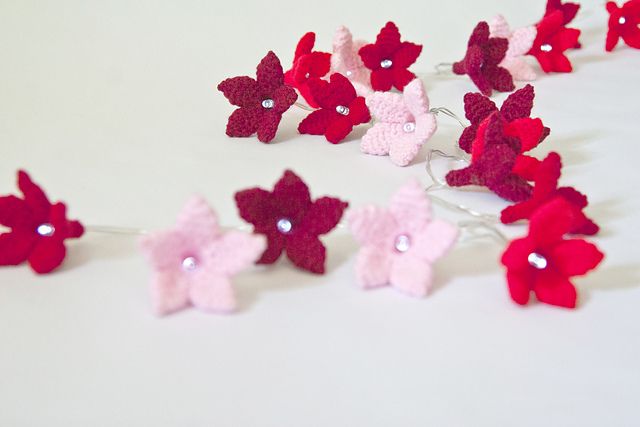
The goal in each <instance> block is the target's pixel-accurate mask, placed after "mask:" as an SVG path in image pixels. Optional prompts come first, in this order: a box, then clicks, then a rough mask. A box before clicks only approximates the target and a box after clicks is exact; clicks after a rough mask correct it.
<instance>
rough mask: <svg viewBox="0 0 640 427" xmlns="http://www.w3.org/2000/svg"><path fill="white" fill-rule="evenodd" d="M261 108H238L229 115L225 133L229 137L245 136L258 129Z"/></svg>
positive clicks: (261, 112) (261, 113)
mask: <svg viewBox="0 0 640 427" xmlns="http://www.w3.org/2000/svg"><path fill="white" fill-rule="evenodd" d="M262 115H263V108H262V107H255V108H238V109H237V110H236V111H234V112H233V113H232V114H231V116H229V121H228V122H227V135H228V136H231V137H247V136H251V135H253V134H254V133H256V132H257V131H258V125H259V124H260V120H261V119H262Z"/></svg>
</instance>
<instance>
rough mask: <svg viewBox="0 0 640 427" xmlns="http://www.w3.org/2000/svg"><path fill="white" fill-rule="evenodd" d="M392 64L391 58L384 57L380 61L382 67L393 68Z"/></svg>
mask: <svg viewBox="0 0 640 427" xmlns="http://www.w3.org/2000/svg"><path fill="white" fill-rule="evenodd" d="M392 65H393V61H392V60H390V59H383V60H382V61H380V66H381V67H382V68H391V66H392Z"/></svg>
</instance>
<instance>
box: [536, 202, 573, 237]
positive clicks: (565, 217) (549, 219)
mask: <svg viewBox="0 0 640 427" xmlns="http://www.w3.org/2000/svg"><path fill="white" fill-rule="evenodd" d="M573 223H574V210H573V207H572V205H571V204H570V203H569V202H567V201H566V200H564V199H563V198H561V197H556V198H555V199H553V200H551V201H550V202H548V203H545V204H544V205H543V206H541V207H540V208H538V209H537V210H536V211H535V212H534V213H533V215H531V218H530V223H529V235H530V236H532V237H533V238H534V239H535V241H536V242H537V244H538V245H540V246H543V247H544V246H546V245H549V244H555V243H557V242H558V241H560V240H561V239H562V237H563V236H564V235H565V234H567V233H568V232H569V231H570V230H571V227H572V225H573Z"/></svg>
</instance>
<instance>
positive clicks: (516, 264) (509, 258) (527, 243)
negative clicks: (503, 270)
mask: <svg viewBox="0 0 640 427" xmlns="http://www.w3.org/2000/svg"><path fill="white" fill-rule="evenodd" d="M535 251H536V242H535V241H534V240H533V239H532V238H530V237H523V238H521V239H515V240H512V241H511V242H510V243H509V246H507V249H506V250H505V251H504V252H503V253H502V258H501V260H500V262H502V265H504V266H505V267H507V269H508V270H509V271H528V270H530V269H531V265H529V261H528V258H529V255H530V254H531V253H532V252H535Z"/></svg>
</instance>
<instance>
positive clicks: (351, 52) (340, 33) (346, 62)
mask: <svg viewBox="0 0 640 427" xmlns="http://www.w3.org/2000/svg"><path fill="white" fill-rule="evenodd" d="M365 44H366V42H364V41H361V40H357V41H354V40H353V36H352V35H351V32H350V31H349V29H348V28H347V27H344V26H341V27H339V28H338V29H337V30H336V33H335V35H334V38H333V54H332V55H331V73H332V74H333V73H340V74H342V75H343V76H346V77H347V78H348V79H349V80H350V81H351V83H352V84H353V87H354V88H355V90H356V93H357V94H358V95H359V96H367V95H369V94H370V93H371V92H372V89H371V72H370V71H369V69H368V68H366V67H365V66H364V64H363V63H362V59H361V58H360V55H358V51H359V50H360V48H361V47H362V46H364V45H365Z"/></svg>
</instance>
